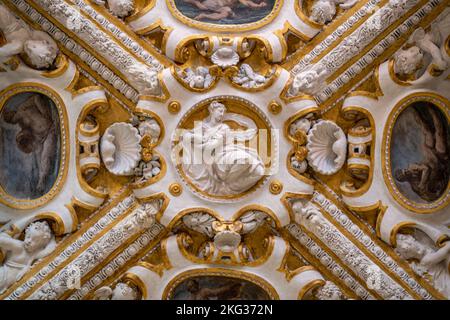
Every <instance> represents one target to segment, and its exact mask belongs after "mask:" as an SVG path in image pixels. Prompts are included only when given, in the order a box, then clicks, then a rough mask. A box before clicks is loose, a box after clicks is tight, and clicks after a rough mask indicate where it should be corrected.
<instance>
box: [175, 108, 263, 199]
mask: <svg viewBox="0 0 450 320" xmlns="http://www.w3.org/2000/svg"><path fill="white" fill-rule="evenodd" d="M208 111H209V116H208V117H207V118H206V120H204V121H202V122H200V124H198V123H196V127H195V128H194V129H193V130H190V131H185V132H184V134H183V135H182V136H181V146H182V150H183V160H182V167H183V171H184V173H185V174H186V175H187V176H188V178H189V179H190V180H192V182H193V183H194V184H195V185H196V186H197V187H198V188H199V189H200V190H202V191H204V192H207V193H208V194H210V195H220V196H223V195H234V194H239V193H242V192H244V191H246V190H248V189H249V188H251V187H252V186H254V185H255V184H256V182H258V181H259V180H260V179H261V177H262V176H263V175H264V172H265V167H264V164H263V162H262V160H261V158H260V157H259V155H258V153H257V151H256V150H255V149H252V148H249V147H246V146H245V145H244V144H242V142H245V141H249V140H251V139H252V138H253V137H255V136H256V134H257V132H256V125H255V124H254V123H253V121H252V120H250V119H249V118H246V117H243V116H241V115H238V114H234V113H230V114H227V113H226V107H225V105H224V104H222V103H219V102H218V101H213V102H212V103H211V104H210V105H209V106H208ZM225 120H230V121H234V122H237V123H239V124H240V125H242V126H244V127H247V128H249V127H250V128H249V129H247V130H239V131H238V130H232V129H231V128H230V127H229V126H228V124H226V123H224V121H225ZM198 155H201V159H199V158H198V157H197V156H198Z"/></svg>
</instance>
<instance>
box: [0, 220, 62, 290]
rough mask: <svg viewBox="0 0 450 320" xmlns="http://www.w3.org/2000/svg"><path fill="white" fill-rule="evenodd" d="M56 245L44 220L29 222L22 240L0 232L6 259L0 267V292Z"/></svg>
mask: <svg viewBox="0 0 450 320" xmlns="http://www.w3.org/2000/svg"><path fill="white" fill-rule="evenodd" d="M55 247H56V242H55V239H54V236H53V234H52V231H51V229H50V227H49V225H48V223H47V222H45V221H36V222H33V223H31V224H30V225H29V226H28V227H27V228H26V230H25V239H24V240H23V241H21V240H17V239H14V238H12V237H11V236H10V235H8V234H7V233H0V249H1V250H2V251H3V252H4V253H5V256H6V259H5V261H4V263H3V266H1V267H0V293H2V292H3V291H5V290H6V289H8V288H9V287H10V286H11V285H12V284H13V283H14V282H16V281H18V280H20V279H21V278H22V277H23V276H24V274H25V273H27V271H28V270H29V269H30V267H31V265H32V264H33V262H35V261H36V260H38V259H41V258H43V257H45V256H47V255H49V254H50V253H51V252H52V251H53V250H54V249H55Z"/></svg>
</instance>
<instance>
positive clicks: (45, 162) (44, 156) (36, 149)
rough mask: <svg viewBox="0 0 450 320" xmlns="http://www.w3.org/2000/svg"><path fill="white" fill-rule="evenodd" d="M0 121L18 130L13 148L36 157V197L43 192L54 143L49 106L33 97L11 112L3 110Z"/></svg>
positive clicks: (54, 129) (34, 95) (42, 100)
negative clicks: (16, 126)
mask: <svg viewBox="0 0 450 320" xmlns="http://www.w3.org/2000/svg"><path fill="white" fill-rule="evenodd" d="M3 120H4V121H5V122H7V123H11V124H17V125H19V126H20V128H21V130H20V131H19V133H18V134H17V135H16V143H17V147H18V148H19V149H20V150H21V151H22V152H24V153H33V154H34V155H36V161H37V164H38V168H39V179H38V183H37V186H36V191H37V192H38V193H39V194H41V193H43V192H45V187H46V180H47V178H48V176H49V175H50V173H51V169H52V158H53V156H54V150H55V148H56V143H57V141H56V127H55V124H54V121H53V119H52V115H51V110H50V108H49V106H48V105H47V103H46V101H45V100H44V98H43V97H42V96H41V95H39V94H33V95H32V96H31V97H29V98H28V99H27V100H25V101H24V102H23V103H22V104H20V105H19V106H18V107H17V108H15V110H13V111H5V112H4V114H3Z"/></svg>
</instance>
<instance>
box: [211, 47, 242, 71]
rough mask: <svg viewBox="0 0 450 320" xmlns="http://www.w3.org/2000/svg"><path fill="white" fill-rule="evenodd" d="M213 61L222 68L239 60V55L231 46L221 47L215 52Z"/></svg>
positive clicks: (212, 57) (233, 64)
mask: <svg viewBox="0 0 450 320" xmlns="http://www.w3.org/2000/svg"><path fill="white" fill-rule="evenodd" d="M211 61H212V63H214V64H217V65H218V66H219V67H221V68H226V67H231V66H235V65H236V64H237V63H238V62H239V55H238V54H237V53H236V51H234V50H233V49H231V48H220V49H218V50H216V51H215V52H214V53H213V55H212V56H211Z"/></svg>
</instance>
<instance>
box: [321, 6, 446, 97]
mask: <svg viewBox="0 0 450 320" xmlns="http://www.w3.org/2000/svg"><path fill="white" fill-rule="evenodd" d="M411 2H413V1H411ZM416 2H417V1H416ZM440 3H441V1H440V0H434V1H430V2H429V3H427V4H426V5H425V6H423V7H422V8H421V9H420V10H418V11H417V12H416V13H415V14H414V15H412V16H411V17H409V18H408V19H406V20H405V22H403V23H402V24H401V25H400V26H399V27H398V28H396V29H395V30H394V31H392V32H391V33H389V35H387V36H386V37H384V39H383V40H381V41H380V42H379V43H378V44H377V45H375V46H374V47H373V48H372V49H371V50H370V51H369V52H367V53H366V54H365V55H364V56H363V57H361V58H360V59H359V60H358V61H357V62H355V63H354V64H353V65H352V66H351V67H349V68H348V69H347V70H346V71H345V72H343V73H342V74H341V75H339V77H337V78H336V79H335V80H333V82H331V83H330V84H328V85H327V86H326V88H324V90H322V91H321V92H320V93H318V94H317V96H316V98H317V100H318V102H319V103H321V102H324V101H325V100H327V99H328V98H330V97H331V96H332V95H333V94H335V93H336V92H337V91H338V90H339V89H340V88H341V87H342V86H344V85H345V84H347V83H348V82H349V81H350V80H351V79H353V78H354V77H355V76H356V75H358V74H359V73H361V71H362V70H364V68H366V67H367V66H369V65H370V64H371V63H372V62H373V61H374V60H375V59H376V58H378V57H379V56H380V55H381V54H383V53H384V52H385V51H386V50H387V49H389V48H390V47H391V46H392V45H393V44H394V43H396V42H397V41H398V40H399V39H400V38H401V37H402V36H403V35H404V34H406V33H407V32H409V31H410V30H411V29H412V28H414V27H416V26H417V25H418V24H419V23H420V21H422V19H423V18H424V17H425V16H426V15H427V14H429V13H430V12H431V11H432V10H433V9H434V8H435V7H436V6H437V5H439V4H440ZM380 11H381V10H380ZM375 18H376V16H375ZM394 21H395V20H394ZM368 22H369V21H368ZM392 22H393V21H392ZM372 23H374V22H372ZM383 25H384V23H383ZM383 30H384V29H383ZM376 35H377V36H378V35H379V34H376ZM367 38H369V37H368V36H365V35H364V36H363V35H362V34H361V36H360V37H359V38H355V41H358V43H364V42H363V41H361V40H362V39H363V40H366V39H367ZM370 43H371V42H367V43H366V45H368V44H370ZM344 49H345V48H344ZM362 50H363V48H360V49H359V51H358V52H361V51H362ZM326 58H327V59H325V57H324V61H323V62H324V63H326V64H327V67H328V66H332V69H330V70H331V72H334V71H336V70H337V69H338V68H339V67H340V66H342V65H344V63H343V62H342V61H344V59H342V60H341V59H332V57H328V56H327V57H326ZM348 60H350V59H348ZM348 60H346V61H348ZM330 74H331V73H330Z"/></svg>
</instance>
